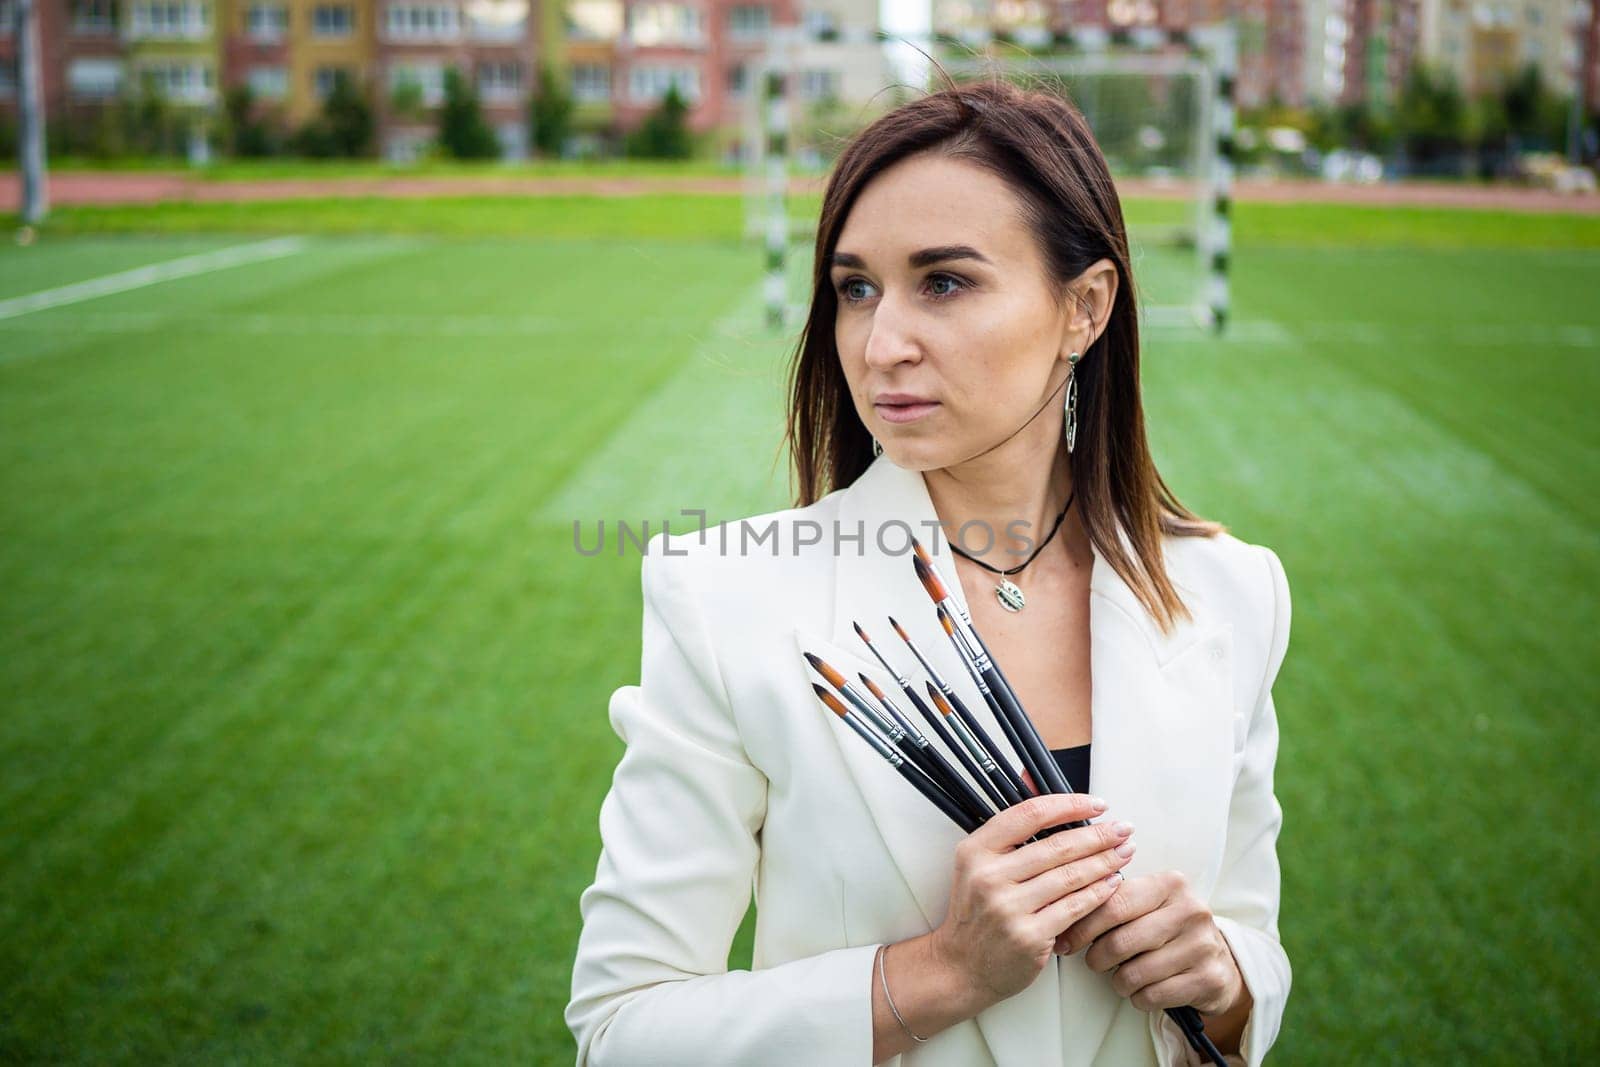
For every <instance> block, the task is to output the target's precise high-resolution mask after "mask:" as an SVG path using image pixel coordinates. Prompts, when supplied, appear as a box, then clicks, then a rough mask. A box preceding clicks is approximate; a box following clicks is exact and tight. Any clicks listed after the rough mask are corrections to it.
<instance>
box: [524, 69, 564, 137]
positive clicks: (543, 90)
mask: <svg viewBox="0 0 1600 1067" xmlns="http://www.w3.org/2000/svg"><path fill="white" fill-rule="evenodd" d="M572 110H573V101H572V97H571V96H570V95H569V94H568V93H567V92H566V90H565V89H564V88H563V87H562V85H561V82H560V80H559V79H558V78H557V77H556V75H555V72H554V71H553V70H551V69H550V66H549V64H540V66H539V87H538V89H537V90H536V91H535V92H534V94H533V98H532V99H530V100H529V101H528V139H529V141H530V142H532V144H533V146H534V148H535V149H536V150H538V151H539V152H541V153H544V154H547V155H560V154H561V147H562V146H563V145H564V144H566V143H567V137H568V135H569V134H570V133H571V132H572Z"/></svg>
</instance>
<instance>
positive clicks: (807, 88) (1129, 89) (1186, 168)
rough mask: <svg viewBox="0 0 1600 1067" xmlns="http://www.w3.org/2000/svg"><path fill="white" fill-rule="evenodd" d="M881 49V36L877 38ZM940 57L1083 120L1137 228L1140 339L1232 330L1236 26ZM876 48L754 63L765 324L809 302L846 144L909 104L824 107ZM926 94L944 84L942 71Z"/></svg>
mask: <svg viewBox="0 0 1600 1067" xmlns="http://www.w3.org/2000/svg"><path fill="white" fill-rule="evenodd" d="M875 37H876V38H877V40H878V41H881V40H882V39H883V37H884V35H882V34H877V35H875ZM942 41H943V42H944V45H945V47H943V48H941V49H939V50H938V51H935V52H934V53H933V54H934V55H935V58H937V59H938V61H939V65H940V67H942V68H943V69H944V70H945V71H946V72H947V73H948V74H949V75H950V76H951V77H952V78H953V79H954V80H956V81H958V82H960V81H967V80H973V79H988V78H994V77H999V78H1001V79H1004V80H1006V81H1010V82H1013V83H1015V84H1017V85H1019V86H1021V87H1024V88H1028V89H1036V90H1044V91H1049V92H1054V93H1057V94H1059V95H1062V96H1064V97H1065V98H1067V99H1068V100H1069V101H1071V102H1072V104H1073V105H1074V106H1075V107H1077V109H1078V110H1079V111H1080V112H1082V114H1083V116H1084V118H1085V119H1086V120H1087V122H1088V124H1089V127H1090V129H1092V130H1093V131H1094V135H1095V139H1096V142H1097V143H1098V144H1099V145H1100V149H1101V151H1102V152H1103V153H1104V155H1105V157H1106V161H1107V163H1108V165H1109V166H1110V168H1111V173H1112V177H1113V179H1114V180H1115V181H1116V183H1117V187H1118V191H1119V192H1120V194H1121V196H1122V204H1123V212H1124V216H1125V218H1126V221H1127V224H1128V238H1129V246H1130V247H1129V251H1130V255H1131V258H1132V265H1133V271H1134V282H1135V285H1136V288H1137V290H1138V292H1139V309H1140V319H1141V325H1144V326H1149V327H1154V328H1156V329H1158V330H1159V329H1178V330H1184V329H1193V328H1197V327H1198V328H1203V329H1210V330H1214V331H1220V330H1221V329H1222V328H1223V326H1224V324H1225V323H1226V321H1227V317H1228V310H1229V293H1228V283H1227V271H1228V257H1229V250H1230V244H1231V233H1230V227H1229V222H1228V219H1229V213H1230V199H1229V186H1230V182H1231V178H1232V167H1231V150H1232V131H1233V107H1232V82H1233V54H1234V53H1233V37H1232V32H1231V30H1230V29H1229V28H1227V27H1225V26H1210V27H1199V28H1194V29H1189V30H1153V31H1148V32H1143V31H1134V32H1121V33H1104V32H1101V33H1095V32H1092V31H1079V32H1078V33H1076V34H1072V35H1064V34H1058V35H1055V36H1054V37H1053V38H1052V43H1051V44H1050V45H1049V46H1048V49H1047V50H1044V49H1041V50H1036V51H1035V52H1034V53H1033V54H1024V53H1021V52H1020V50H1019V49H1017V48H1016V46H1014V45H1011V46H1002V47H996V48H992V49H990V51H989V52H988V54H983V55H978V54H975V51H974V49H975V47H979V48H988V47H989V45H988V44H987V43H986V42H984V41H982V40H978V41H972V40H969V41H966V42H958V41H953V40H951V39H948V38H946V39H942ZM874 47H876V48H879V50H880V52H881V49H882V46H881V44H878V43H876V42H875V41H871V40H865V39H864V40H861V41H858V42H854V43H849V42H839V41H835V42H820V41H815V40H811V39H809V38H808V37H807V35H805V34H804V33H802V32H798V31H796V32H794V33H792V34H791V35H789V36H787V37H782V36H779V37H775V39H774V40H773V41H772V42H771V43H770V44H769V47H768V49H767V50H766V52H765V54H764V55H762V56H761V57H760V58H759V59H758V60H757V61H756V63H755V64H754V65H753V68H752V69H753V71H755V72H758V73H757V76H756V77H755V78H754V79H753V82H752V88H753V89H754V91H753V92H751V93H750V94H749V97H750V99H749V100H748V102H747V106H746V110H745V122H746V134H745V146H746V152H745V155H744V162H745V235H746V237H747V238H749V239H751V240H753V241H760V242H761V244H762V248H763V257H764V263H765V276H766V283H765V289H764V295H765V299H766V303H767V320H768V323H769V325H772V326H774V327H778V326H781V325H787V324H792V323H795V322H797V321H798V319H799V318H800V317H801V316H803V315H804V314H805V311H806V307H805V302H806V301H807V300H808V299H809V297H810V267H811V264H810V259H811V251H812V248H813V246H814V244H815V236H816V222H817V214H818V207H819V205H820V202H821V194H822V190H823V187H824V185H825V183H826V179H827V174H828V171H829V169H830V167H831V165H832V163H833V160H834V158H835V157H836V156H837V155H838V152H839V150H840V149H841V148H842V146H843V144H844V142H845V141H847V140H848V139H849V137H850V135H851V134H852V133H853V132H854V131H855V130H857V129H860V128H861V127H862V126H864V125H866V124H867V123H870V122H871V121H872V120H873V119H875V118H877V117H878V116H879V115H881V114H883V113H884V112H885V111H888V110H890V109H892V108H893V107H895V106H897V105H898V104H899V103H901V102H902V101H903V100H905V99H907V98H908V96H910V95H911V94H912V93H913V90H912V89H910V88H908V87H905V86H902V85H895V84H893V82H892V77H891V75H890V74H889V72H888V68H887V66H885V67H884V68H883V71H884V74H883V77H884V78H885V81H884V82H883V84H882V86H881V88H880V90H879V91H877V92H876V93H875V94H873V93H868V94H865V95H866V96H867V97H868V99H865V100H863V102H861V103H849V104H844V103H840V102H839V100H838V99H837V98H834V97H829V96H826V95H823V96H820V97H819V96H818V94H817V93H816V88H817V86H818V85H819V83H821V82H824V81H826V76H825V74H823V73H822V72H825V71H827V70H829V69H837V68H836V67H835V68H830V67H829V64H830V63H836V62H838V57H839V55H840V54H842V53H841V50H843V49H848V48H856V49H861V48H869V49H870V48H874ZM933 73H934V78H935V80H934V81H932V82H930V87H936V86H937V85H938V84H942V81H941V80H938V77H937V71H934V72H933Z"/></svg>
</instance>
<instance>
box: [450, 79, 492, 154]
mask: <svg viewBox="0 0 1600 1067" xmlns="http://www.w3.org/2000/svg"><path fill="white" fill-rule="evenodd" d="M439 145H440V147H442V148H443V149H444V150H445V151H446V152H448V153H450V155H452V156H455V157H456V158H457V159H495V158H497V157H498V156H499V155H500V139H499V138H497V137H496V136H495V135H494V130H492V129H490V128H489V123H488V122H487V121H485V120H484V117H483V109H482V108H481V107H479V106H478V94H477V93H475V92H473V90H472V86H470V85H468V84H467V80H466V79H465V78H463V77H462V76H461V71H459V70H457V69H456V68H455V67H449V68H447V69H446V70H445V72H444V106H443V107H442V108H440V109H439Z"/></svg>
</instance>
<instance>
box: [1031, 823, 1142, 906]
mask: <svg viewBox="0 0 1600 1067" xmlns="http://www.w3.org/2000/svg"><path fill="white" fill-rule="evenodd" d="M1046 840H1050V839H1049V838H1047V839H1046ZM1029 847H1030V848H1032V847H1033V846H1031V845H1030V846H1029ZM1132 858H1133V842H1132V841H1124V842H1123V843H1122V844H1121V845H1119V846H1117V847H1116V848H1106V849H1101V850H1100V851H1098V852H1094V853H1091V854H1089V855H1087V856H1082V857H1080V858H1078V859H1074V860H1069V861H1067V862H1065V863H1062V864H1060V865H1059V866H1056V867H1052V868H1050V869H1049V870H1046V871H1041V872H1040V873H1039V874H1036V875H1034V876H1033V877H1032V878H1029V879H1028V880H1027V881H1025V882H1023V883H1021V885H1019V886H1018V887H1017V888H1018V894H1019V895H1018V898H1017V899H1018V900H1019V901H1020V902H1021V904H1022V906H1023V907H1024V908H1026V909H1027V910H1028V911H1038V910H1039V909H1040V908H1042V907H1044V906H1045V905H1046V904H1049V903H1050V902H1051V901H1053V900H1057V899H1059V898H1061V897H1064V896H1066V895H1067V894H1068V893H1075V892H1077V891H1078V890H1080V889H1082V888H1083V887H1084V886H1087V885H1091V884H1092V883H1094V882H1096V881H1099V880H1100V879H1101V878H1104V877H1105V876H1106V875H1108V874H1111V873H1112V872H1113V871H1120V870H1122V868H1123V867H1125V866H1127V864H1128V861H1129V860H1131V859H1132Z"/></svg>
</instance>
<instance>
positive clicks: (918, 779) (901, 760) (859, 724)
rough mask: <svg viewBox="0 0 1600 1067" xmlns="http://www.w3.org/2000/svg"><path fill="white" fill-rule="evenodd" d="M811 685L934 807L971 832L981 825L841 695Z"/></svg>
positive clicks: (835, 711) (821, 698)
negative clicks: (857, 712) (875, 729)
mask: <svg viewBox="0 0 1600 1067" xmlns="http://www.w3.org/2000/svg"><path fill="white" fill-rule="evenodd" d="M811 688H812V690H814V691H815V692H816V694H817V697H818V698H819V699H820V700H821V701H822V702H823V703H824V704H826V705H827V706H828V709H829V710H830V711H832V712H833V713H834V714H835V715H837V716H839V718H841V719H843V720H844V721H845V723H846V724H847V725H848V726H849V727H850V728H851V729H852V730H854V731H855V732H856V733H857V734H859V735H860V737H861V739H862V740H863V741H865V742H866V743H867V744H869V745H871V746H872V748H873V750H874V751H875V752H877V753H878V755H880V756H882V757H883V758H884V759H885V760H886V761H888V763H889V765H890V766H891V767H893V768H894V769H895V770H896V771H899V772H900V776H901V777H902V778H904V779H905V780H906V781H908V782H910V783H911V784H912V785H913V786H915V787H916V788H917V791H918V792H919V793H921V794H922V795H923V796H925V797H927V798H928V799H929V800H930V801H932V802H933V805H934V807H936V808H938V809H939V810H940V811H942V812H944V813H945V815H947V816H949V818H950V821H951V822H953V823H955V824H956V825H957V826H959V827H961V829H963V830H965V831H966V832H967V833H969V834H970V833H971V832H972V831H974V830H976V829H977V828H978V827H979V826H980V825H982V824H981V823H980V822H978V820H976V819H974V818H973V817H972V816H971V815H968V814H967V813H966V812H965V811H963V810H961V808H960V807H959V806H958V805H957V804H956V802H955V801H953V800H951V799H950V797H949V796H948V795H946V793H945V791H944V790H943V789H941V788H939V786H938V784H937V783H935V782H934V781H933V779H931V778H929V777H928V776H927V775H926V774H924V773H923V772H922V771H920V770H918V769H917V768H916V767H915V766H914V765H913V764H912V763H911V762H910V761H909V760H907V759H906V758H905V757H904V756H902V755H900V753H898V752H896V751H895V750H894V749H893V748H891V747H890V746H889V743H888V742H887V741H885V740H884V739H883V738H882V737H879V736H878V734H877V732H876V731H874V730H873V728H872V727H870V726H868V725H867V723H866V721H865V720H864V719H863V718H862V717H861V716H860V715H857V714H855V713H853V712H851V710H850V709H849V708H847V707H845V706H844V704H843V703H841V702H840V700H839V698H838V697H836V696H834V695H833V694H832V693H830V692H828V691H827V690H826V689H824V688H823V687H822V686H820V685H818V684H817V683H816V682H812V683H811Z"/></svg>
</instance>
